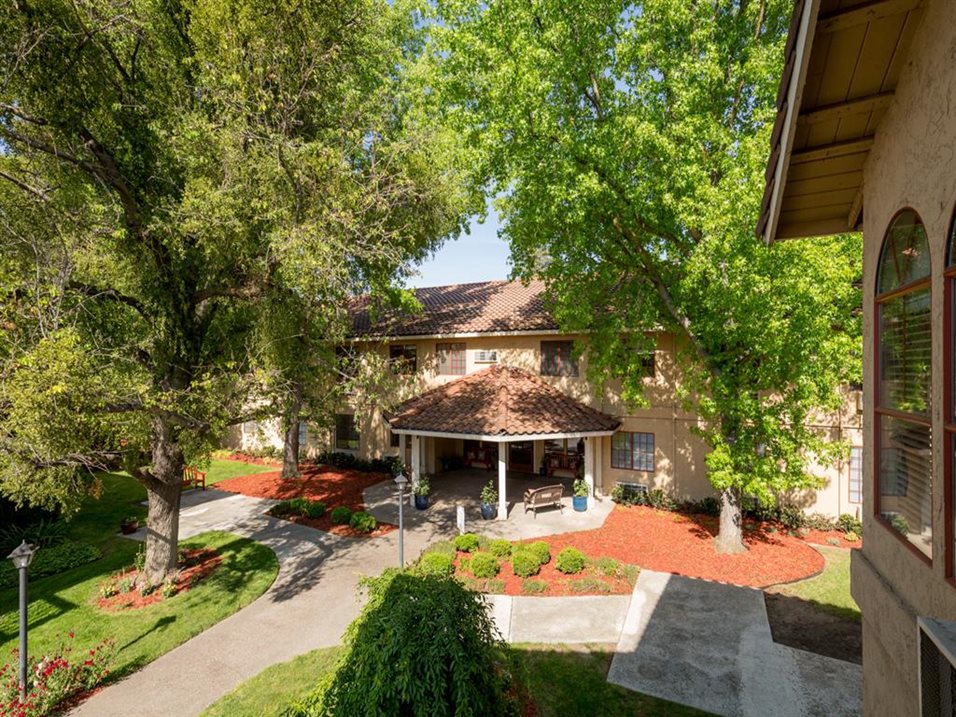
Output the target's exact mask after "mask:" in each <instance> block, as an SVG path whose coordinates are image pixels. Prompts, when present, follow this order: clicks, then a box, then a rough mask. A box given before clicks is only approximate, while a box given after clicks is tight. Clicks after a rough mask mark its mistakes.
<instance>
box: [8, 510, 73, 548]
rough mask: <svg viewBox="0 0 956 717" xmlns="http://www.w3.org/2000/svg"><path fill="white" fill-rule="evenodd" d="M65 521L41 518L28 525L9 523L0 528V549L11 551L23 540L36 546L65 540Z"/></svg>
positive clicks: (51, 544)
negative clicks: (9, 524)
mask: <svg viewBox="0 0 956 717" xmlns="http://www.w3.org/2000/svg"><path fill="white" fill-rule="evenodd" d="M66 528H67V525H66V521H65V520H56V519H54V518H42V519H40V520H37V521H35V522H33V523H30V524H29V525H11V526H8V527H6V528H4V529H3V530H0V551H2V552H3V554H4V555H7V554H8V553H10V552H12V551H13V550H14V549H15V548H16V547H17V546H18V545H20V543H22V542H23V541H26V542H28V543H29V544H30V545H35V546H36V547H38V548H51V547H53V546H54V545H59V544H60V543H63V542H64V541H65V540H66Z"/></svg>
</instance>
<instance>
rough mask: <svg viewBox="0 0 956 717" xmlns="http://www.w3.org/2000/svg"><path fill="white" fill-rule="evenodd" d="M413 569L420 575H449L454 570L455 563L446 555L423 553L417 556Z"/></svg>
mask: <svg viewBox="0 0 956 717" xmlns="http://www.w3.org/2000/svg"><path fill="white" fill-rule="evenodd" d="M415 570H416V572H418V573H420V574H421V575H451V574H452V573H454V572H455V564H454V561H453V560H452V559H451V557H450V556H448V555H444V554H442V553H425V554H424V555H422V557H421V558H419V560H418V564H417V565H416V566H415Z"/></svg>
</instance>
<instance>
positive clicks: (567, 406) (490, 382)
mask: <svg viewBox="0 0 956 717" xmlns="http://www.w3.org/2000/svg"><path fill="white" fill-rule="evenodd" d="M386 420H387V421H388V423H389V425H390V426H391V428H392V431H393V432H394V433H398V434H400V435H401V434H417V435H429V436H447V437H454V438H478V439H483V440H490V441H506V440H541V439H543V438H548V437H552V436H553V437H583V436H603V435H610V434H612V433H614V431H616V430H617V428H618V427H619V426H620V425H621V422H620V421H618V420H617V419H616V418H614V417H613V416H609V415H607V414H605V413H602V412H601V411H598V410H596V409H594V408H591V407H590V406H586V405H584V404H583V403H581V402H580V401H576V400H575V399H573V398H572V397H571V396H569V395H567V394H566V393H564V392H562V391H560V390H558V389H557V388H555V387H554V386H552V385H550V384H549V383H548V382H547V381H545V380H544V379H542V378H541V377H539V376H536V375H534V374H532V373H529V372H527V371H524V370H523V369H520V368H516V367H513V366H501V365H495V366H491V367H489V368H486V369H484V370H482V371H477V372H475V373H472V374H469V375H467V376H462V377H461V378H459V379H456V380H454V381H451V382H449V383H446V384H445V385H443V386H439V387H437V388H434V389H432V390H430V391H427V392H425V393H423V394H421V395H420V396H416V397H415V398H412V399H410V400H408V401H406V402H405V403H403V404H401V405H400V406H398V407H397V408H396V409H395V410H394V411H392V412H391V413H390V414H389V415H388V416H386Z"/></svg>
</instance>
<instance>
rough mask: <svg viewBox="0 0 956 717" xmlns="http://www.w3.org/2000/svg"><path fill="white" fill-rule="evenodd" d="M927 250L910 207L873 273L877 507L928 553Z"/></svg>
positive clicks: (880, 514) (930, 522)
mask: <svg viewBox="0 0 956 717" xmlns="http://www.w3.org/2000/svg"><path fill="white" fill-rule="evenodd" d="M931 321H932V319H931V315H930V257H929V242H928V241H927V239H926V230H925V229H924V228H923V222H922V221H921V220H920V218H919V216H918V215H917V214H916V212H914V211H913V210H911V209H905V210H903V211H901V212H899V213H898V214H897V215H896V216H895V217H894V218H893V221H892V222H891V223H890V228H889V229H888V230H887V232H886V236H885V237H884V239H883V248H882V250H881V252H880V263H879V266H878V268H877V274H876V322H877V356H876V364H877V369H876V376H877V385H876V401H875V403H876V408H875V411H876V426H875V428H876V441H875V447H876V454H875V455H876V461H875V464H876V500H875V501H874V502H875V505H876V514H877V516H878V517H879V518H880V519H881V520H882V521H884V523H885V524H886V525H887V526H888V527H889V528H890V530H892V531H894V532H895V533H896V534H898V535H899V536H900V537H901V538H902V539H904V540H906V541H907V542H908V544H909V545H911V546H913V547H914V548H915V549H916V550H917V551H918V552H919V554H920V555H923V556H924V557H925V558H926V559H928V560H930V559H932V555H933V545H932V543H933V515H932V514H933V461H932V445H933V444H932V429H931V420H932V413H931V395H932V381H931V368H930V367H931V360H932V355H931V353H932V352H931V344H932V342H931V336H932V330H931Z"/></svg>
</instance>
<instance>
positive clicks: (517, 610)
mask: <svg viewBox="0 0 956 717" xmlns="http://www.w3.org/2000/svg"><path fill="white" fill-rule="evenodd" d="M488 602H489V603H490V606H491V616H492V619H493V620H494V621H495V626H496V627H497V628H498V631H499V632H500V633H501V636H502V637H503V638H504V639H505V640H507V641H508V642H541V643H556V644H569V643H610V644H614V643H616V642H617V641H618V640H619V639H620V637H621V629H622V628H623V627H624V620H625V618H626V617H627V613H628V605H630V602H631V596H630V595H586V596H576V597H512V596H510V595H489V596H488Z"/></svg>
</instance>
